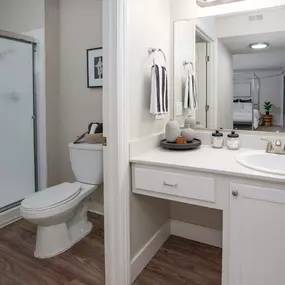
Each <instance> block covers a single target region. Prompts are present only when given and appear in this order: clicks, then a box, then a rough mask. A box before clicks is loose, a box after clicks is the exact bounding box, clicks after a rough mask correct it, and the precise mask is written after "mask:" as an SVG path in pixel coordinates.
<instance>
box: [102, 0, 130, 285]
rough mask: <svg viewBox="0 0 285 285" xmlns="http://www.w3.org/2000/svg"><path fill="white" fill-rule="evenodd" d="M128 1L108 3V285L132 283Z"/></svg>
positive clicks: (105, 6) (105, 34)
mask: <svg viewBox="0 0 285 285" xmlns="http://www.w3.org/2000/svg"><path fill="white" fill-rule="evenodd" d="M127 7H128V0H106V1H103V46H104V50H103V53H104V89H103V122H104V135H105V136H106V137H107V143H108V146H107V147H104V214H105V215H104V216H105V219H104V221H105V228H104V229H105V284H106V285H130V284H131V278H130V277H131V275H130V194H131V191H130V164H129V128H128V125H129V120H128V114H129V112H128V94H127V78H128V74H127V54H128V49H127V47H128V44H127Z"/></svg>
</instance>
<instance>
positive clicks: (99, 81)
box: [87, 47, 103, 88]
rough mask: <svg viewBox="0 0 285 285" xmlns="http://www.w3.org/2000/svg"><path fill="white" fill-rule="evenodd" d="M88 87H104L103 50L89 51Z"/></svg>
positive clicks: (94, 49)
mask: <svg viewBox="0 0 285 285" xmlns="http://www.w3.org/2000/svg"><path fill="white" fill-rule="evenodd" d="M87 87H88V88H98V87H103V49H102V47H100V48H93V49H88V50H87Z"/></svg>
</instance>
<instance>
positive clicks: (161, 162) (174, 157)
mask: <svg viewBox="0 0 285 285" xmlns="http://www.w3.org/2000/svg"><path fill="white" fill-rule="evenodd" d="M245 151H252V149H239V150H237V151H234V150H229V149H227V148H223V149H214V148H212V147H211V146H202V147H200V148H199V149H196V150H191V151H173V150H165V149H162V148H155V149H152V150H150V151H147V152H145V153H143V154H140V155H138V156H134V157H131V158H130V161H131V162H132V163H139V164H144V165H154V166H160V167H172V168H177V169H189V170H196V171H203V172H211V173H216V174H222V175H231V176H238V177H243V178H254V179H263V180H269V181H275V182H285V177H284V176H279V175H274V174H270V173H264V172H259V171H255V170H251V169H249V168H247V167H245V166H242V165H240V164H239V163H238V162H237V161H236V155H237V154H238V153H240V152H245Z"/></svg>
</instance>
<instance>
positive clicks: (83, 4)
mask: <svg viewBox="0 0 285 285" xmlns="http://www.w3.org/2000/svg"><path fill="white" fill-rule="evenodd" d="M59 8H60V9H59V19H60V21H59V33H60V50H59V51H60V61H59V62H60V69H59V77H60V83H59V90H60V96H59V132H58V136H59V152H58V157H59V181H60V182H64V181H74V176H73V173H72V170H71V166H70V161H69V150H68V143H69V142H72V141H74V140H75V139H76V137H77V136H79V135H80V134H82V133H83V132H85V131H86V130H87V126H88V124H89V123H90V122H94V121H95V122H96V121H100V122H101V121H102V89H88V88H87V83H86V78H87V68H86V50H87V49H89V48H95V47H100V46H102V29H103V28H102V23H103V20H102V1H101V0H81V1H78V0H60V7H59ZM95 195H99V197H97V200H98V199H99V202H100V204H102V203H103V202H102V197H101V196H102V190H101V191H100V193H99V194H98V191H97V193H96V194H95Z"/></svg>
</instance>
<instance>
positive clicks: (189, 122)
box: [184, 115, 196, 128]
mask: <svg viewBox="0 0 285 285" xmlns="http://www.w3.org/2000/svg"><path fill="white" fill-rule="evenodd" d="M195 125H196V120H195V119H194V118H193V117H192V116H191V115H189V116H188V117H187V118H186V119H185V121H184V127H185V128H193V127H194V126H195Z"/></svg>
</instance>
